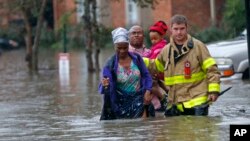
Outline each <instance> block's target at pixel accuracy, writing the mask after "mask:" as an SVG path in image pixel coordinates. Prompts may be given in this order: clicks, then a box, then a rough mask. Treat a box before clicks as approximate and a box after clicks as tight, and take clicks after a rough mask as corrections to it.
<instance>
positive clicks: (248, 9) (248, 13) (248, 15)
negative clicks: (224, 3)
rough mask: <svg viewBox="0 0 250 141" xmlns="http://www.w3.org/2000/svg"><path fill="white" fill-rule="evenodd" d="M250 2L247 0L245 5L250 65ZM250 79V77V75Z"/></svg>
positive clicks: (249, 62) (249, 60)
mask: <svg viewBox="0 0 250 141" xmlns="http://www.w3.org/2000/svg"><path fill="white" fill-rule="evenodd" d="M249 4H250V2H249V0H245V7H246V21H247V48H248V64H249V66H250V35H249V32H250V5H249ZM248 70H249V72H248V73H249V76H250V68H249V69H248ZM249 79H250V77H249Z"/></svg>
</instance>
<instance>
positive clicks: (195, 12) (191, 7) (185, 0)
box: [172, 0, 225, 30]
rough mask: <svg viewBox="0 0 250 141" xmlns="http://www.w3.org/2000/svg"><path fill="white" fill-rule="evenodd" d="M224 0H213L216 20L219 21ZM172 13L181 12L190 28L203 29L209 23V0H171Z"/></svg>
mask: <svg viewBox="0 0 250 141" xmlns="http://www.w3.org/2000/svg"><path fill="white" fill-rule="evenodd" d="M224 1H225V0H215V2H216V4H215V5H216V15H217V17H216V18H217V21H218V22H220V21H221V16H222V10H223V4H224ZM172 14H173V15H174V14H183V15H185V16H186V17H187V18H188V21H189V24H190V26H191V28H194V29H198V30H199V29H204V28H207V27H209V26H210V25H211V24H212V23H211V13H210V0H198V1H197V0H172Z"/></svg>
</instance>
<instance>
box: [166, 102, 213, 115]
mask: <svg viewBox="0 0 250 141" xmlns="http://www.w3.org/2000/svg"><path fill="white" fill-rule="evenodd" d="M208 108H209V105H208V104H202V105H199V106H196V107H193V108H184V107H183V110H184V111H183V112H181V111H179V110H178V109H177V106H176V105H173V106H172V107H171V108H169V109H166V111H165V116H179V115H194V116H206V115H208Z"/></svg>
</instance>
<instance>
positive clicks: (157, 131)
mask: <svg viewBox="0 0 250 141" xmlns="http://www.w3.org/2000/svg"><path fill="white" fill-rule="evenodd" d="M110 52H111V51H110V50H105V51H103V52H102V54H101V56H100V57H101V58H100V60H105V59H106V58H107V57H108V56H110ZM24 56H25V51H24V50H22V49H20V50H13V51H8V52H3V54H2V55H0V107H1V109H0V140H2V141H15V140H18V141H19V140H22V141H31V140H32V141H33V140H35V141H46V140H48V141H51V140H53V141H79V140H84V141H85V140H100V141H104V140H107V141H111V140H143V141H145V140H148V141H152V140H154V141H158V140H166V141H168V140H169V141H179V140H186V141H194V140H199V141H224V140H226V141H227V140H229V125H230V124H250V94H249V91H250V81H241V80H235V81H225V82H223V83H222V88H221V89H222V90H223V89H226V88H227V87H230V86H233V88H232V89H231V90H230V91H228V92H226V93H225V94H224V95H222V96H221V97H220V98H219V99H218V101H217V102H216V103H214V104H213V105H211V107H210V111H209V112H210V113H209V116H206V117H193V116H179V117H169V118H165V117H164V116H163V114H162V113H157V117H156V118H150V119H135V120H114V121H99V118H100V112H101V107H102V98H101V96H100V95H99V94H98V93H97V87H98V82H99V73H92V74H89V73H87V67H86V58H85V53H84V51H72V52H70V75H69V78H68V80H66V81H67V83H65V78H61V77H60V75H59V71H58V69H59V68H58V52H56V53H54V52H52V51H42V52H41V54H40V59H39V67H40V69H39V70H40V71H39V74H38V75H33V76H32V75H30V74H29V73H28V70H27V66H26V62H25V61H24ZM101 63H102V64H103V62H101Z"/></svg>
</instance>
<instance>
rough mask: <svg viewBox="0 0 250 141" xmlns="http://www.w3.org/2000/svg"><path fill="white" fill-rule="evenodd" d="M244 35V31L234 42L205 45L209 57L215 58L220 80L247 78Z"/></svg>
mask: <svg viewBox="0 0 250 141" xmlns="http://www.w3.org/2000/svg"><path fill="white" fill-rule="evenodd" d="M246 35H247V32H246V30H244V31H243V32H242V34H241V35H240V36H239V37H237V38H235V39H234V40H228V41H220V42H217V43H212V44H208V45H207V47H208V50H209V52H210V54H211V56H212V57H214V58H215V60H216V63H217V65H218V68H219V70H220V72H221V75H222V79H221V80H231V79H248V78H249V63H248V62H249V60H248V47H247V37H246Z"/></svg>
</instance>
